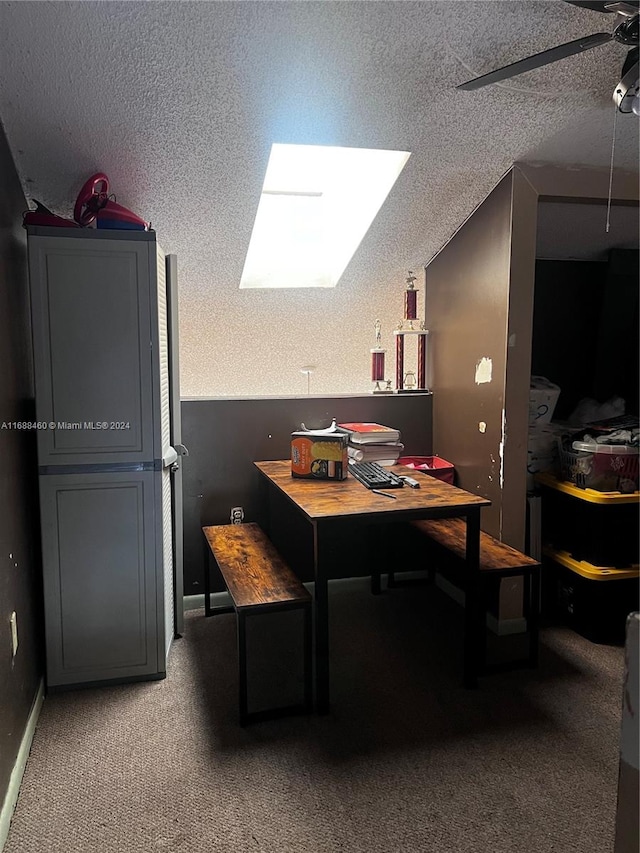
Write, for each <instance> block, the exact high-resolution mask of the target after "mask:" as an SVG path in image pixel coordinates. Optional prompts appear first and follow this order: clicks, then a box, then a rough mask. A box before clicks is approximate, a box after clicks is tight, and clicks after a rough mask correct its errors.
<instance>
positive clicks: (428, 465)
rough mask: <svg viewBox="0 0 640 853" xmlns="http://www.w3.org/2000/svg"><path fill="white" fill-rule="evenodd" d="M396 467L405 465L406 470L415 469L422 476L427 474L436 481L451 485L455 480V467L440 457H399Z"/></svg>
mask: <svg viewBox="0 0 640 853" xmlns="http://www.w3.org/2000/svg"><path fill="white" fill-rule="evenodd" d="M398 465H406V466H407V468H415V470H416V471H421V472H422V473H423V474H429V475H430V476H431V477H435V478H436V479H437V480H443V481H444V482H445V483H450V484H451V485H453V481H454V479H455V467H454V466H453V465H452V464H451V462H447V460H446V459H442V458H441V457H440V456H401V457H400V459H398Z"/></svg>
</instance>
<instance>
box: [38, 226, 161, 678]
mask: <svg viewBox="0 0 640 853" xmlns="http://www.w3.org/2000/svg"><path fill="white" fill-rule="evenodd" d="M52 232H53V233H52ZM29 269H30V285H31V306H32V326H33V341H34V369H35V387H36V418H37V421H38V427H39V428H38V463H39V474H40V477H39V481H40V507H41V525H42V563H43V586H44V604H45V637H46V656H47V684H48V686H49V687H62V686H69V685H78V684H88V683H96V682H104V681H117V680H128V679H132V678H154V677H155V678H160V677H162V676H163V675H164V674H165V672H166V660H167V656H168V653H169V648H170V645H171V640H172V638H173V622H174V600H173V595H174V577H173V571H174V565H173V563H174V559H173V548H172V518H171V503H172V486H173V484H172V476H171V465H172V464H173V463H174V461H175V453H174V451H173V448H172V447H171V443H170V441H171V439H170V424H171V412H170V398H169V388H170V377H169V337H168V335H169V333H168V328H169V322H168V321H169V319H170V318H168V316H167V298H166V283H167V282H166V265H165V256H164V254H163V252H162V250H161V249H160V247H159V246H158V244H157V242H156V240H155V234H153V232H151V233H149V232H129V233H127V232H99V231H87V230H85V229H77V230H75V229H38V228H36V229H31V230H30V231H29Z"/></svg>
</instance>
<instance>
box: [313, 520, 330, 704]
mask: <svg viewBox="0 0 640 853" xmlns="http://www.w3.org/2000/svg"><path fill="white" fill-rule="evenodd" d="M321 527H322V525H320V524H319V523H318V522H315V523H314V525H313V564H314V566H313V568H314V577H315V595H314V599H313V605H314V618H313V632H314V637H315V665H316V710H317V712H318V713H319V714H328V713H329V584H328V580H327V574H326V571H325V567H323V565H322V559H321V556H322V555H321V549H320V545H321V541H320V540H321Z"/></svg>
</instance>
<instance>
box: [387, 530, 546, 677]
mask: <svg viewBox="0 0 640 853" xmlns="http://www.w3.org/2000/svg"><path fill="white" fill-rule="evenodd" d="M410 524H411V526H412V528H414V529H415V530H416V531H418V533H419V534H421V536H422V537H424V538H425V539H426V540H427V541H428V544H429V549H430V551H431V553H430V554H429V558H430V560H429V562H430V566H429V574H430V576H431V577H433V571H434V568H437V569H438V571H441V572H442V573H443V575H444V576H445V577H446V576H447V575H448V574H449V575H451V574H453V575H454V577H455V578H456V579H461V581H462V583H460V586H461V587H462V589H463V590H464V591H465V595H469V594H474V593H475V594H477V595H478V601H477V602H475V604H477V606H478V608H479V612H480V613H481V614H484V613H485V612H486V595H485V593H486V586H487V581H489V580H490V579H492V578H493V579H495V578H497V579H502V578H507V577H518V576H521V577H522V578H523V579H524V616H525V618H526V620H527V630H528V633H529V654H528V656H527V657H526V658H525V659H524V660H516V661H511V662H509V663H506V664H494V665H492V666H488V665H487V663H486V625H485V624H484V615H483V617H482V619H483V628H484V630H483V631H482V637H481V638H480V637H479V640H481V643H480V649H479V654H478V658H479V660H478V663H479V669H480V671H482V670H484V671H489V670H498V669H507V668H512V667H514V666H517V665H519V664H522V663H526V664H527V665H528V666H531V667H535V666H537V663H538V622H539V615H540V563H539V562H538V561H537V560H534V559H533V557H529V556H527V555H526V554H523V553H521V552H520V551H518V550H516V549H515V548H512V547H511V546H510V545H506V544H505V543H504V542H500V541H498V540H497V539H495V538H494V537H493V536H491V535H490V534H488V533H485V532H484V531H480V572H479V575H480V577H479V583H468V582H467V580H466V578H465V572H466V565H465V556H466V523H465V521H464V519H462V518H443V519H428V520H424V521H412V522H410ZM389 585H390V586H393V585H394V578H393V572H391V573H390V575H389Z"/></svg>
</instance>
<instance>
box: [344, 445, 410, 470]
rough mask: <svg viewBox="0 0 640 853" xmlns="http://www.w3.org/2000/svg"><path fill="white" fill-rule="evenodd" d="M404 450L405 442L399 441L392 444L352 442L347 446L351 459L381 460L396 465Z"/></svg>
mask: <svg viewBox="0 0 640 853" xmlns="http://www.w3.org/2000/svg"><path fill="white" fill-rule="evenodd" d="M403 450H404V444H402V443H401V442H399V441H395V442H392V443H390V444H358V445H355V444H350V445H349V446H348V447H347V453H348V454H349V459H353V461H354V462H379V463H380V464H383V461H384V462H385V463H388V464H389V465H395V463H396V462H397V460H398V457H399V456H400V454H401V453H402V451H403Z"/></svg>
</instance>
